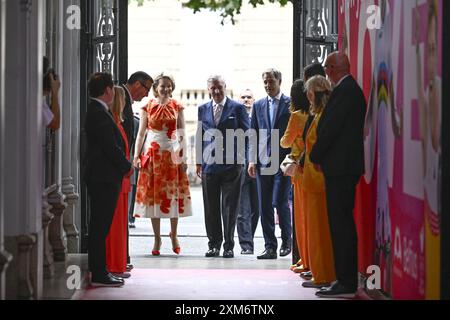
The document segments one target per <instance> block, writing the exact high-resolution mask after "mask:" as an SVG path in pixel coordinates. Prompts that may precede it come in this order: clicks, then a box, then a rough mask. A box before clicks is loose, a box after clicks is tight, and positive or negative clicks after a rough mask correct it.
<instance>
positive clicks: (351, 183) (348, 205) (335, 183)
mask: <svg viewBox="0 0 450 320" xmlns="http://www.w3.org/2000/svg"><path fill="white" fill-rule="evenodd" d="M359 179H360V176H339V177H329V176H325V187H326V196H327V207H328V220H329V224H330V233H331V241H332V243H333V253H334V265H335V270H336V279H337V280H338V281H339V282H340V283H341V284H343V285H344V286H346V287H347V288H349V289H352V290H356V289H357V288H358V240H357V234H356V225H355V220H354V218H353V209H354V206H355V193H356V185H357V184H358V181H359Z"/></svg>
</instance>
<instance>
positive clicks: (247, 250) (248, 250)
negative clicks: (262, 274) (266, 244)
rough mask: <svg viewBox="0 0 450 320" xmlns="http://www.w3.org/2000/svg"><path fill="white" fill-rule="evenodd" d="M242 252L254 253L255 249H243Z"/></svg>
mask: <svg viewBox="0 0 450 320" xmlns="http://www.w3.org/2000/svg"><path fill="white" fill-rule="evenodd" d="M241 254H253V250H250V249H242V251H241Z"/></svg>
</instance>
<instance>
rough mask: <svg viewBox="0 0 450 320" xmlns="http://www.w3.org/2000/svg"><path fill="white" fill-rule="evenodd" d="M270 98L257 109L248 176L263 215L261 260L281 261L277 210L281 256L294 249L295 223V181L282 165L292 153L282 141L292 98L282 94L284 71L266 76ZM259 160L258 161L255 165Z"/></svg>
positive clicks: (264, 77)
mask: <svg viewBox="0 0 450 320" xmlns="http://www.w3.org/2000/svg"><path fill="white" fill-rule="evenodd" d="M262 77H263V81H264V88H265V90H266V92H267V95H268V96H267V97H266V98H263V99H261V100H259V101H256V102H255V104H254V106H253V112H252V122H251V128H252V129H253V130H255V132H256V133H257V141H258V144H257V146H256V145H255V144H254V141H255V140H254V139H252V141H251V143H250V160H249V161H250V164H249V168H248V173H249V175H250V176H251V177H253V178H256V183H257V188H258V200H259V212H260V215H261V225H262V228H263V234H264V242H265V250H264V251H263V253H262V254H260V255H259V256H258V257H257V258H258V259H276V258H277V247H278V243H277V238H276V236H275V217H274V208H276V209H277V214H278V217H279V221H280V228H281V238H282V243H281V247H280V256H282V257H284V256H287V255H288V254H289V253H290V252H291V250H292V224H291V211H290V208H289V192H290V189H291V180H290V178H289V177H287V176H284V174H283V172H282V171H281V169H280V163H281V162H282V161H283V159H284V158H285V157H286V155H288V154H289V153H290V152H291V149H284V148H281V146H280V139H281V137H282V136H283V135H284V132H285V131H286V128H287V125H288V122H289V118H290V112H289V105H290V102H291V101H290V98H289V97H286V96H285V95H284V94H282V93H281V87H280V86H281V81H282V76H281V72H280V71H278V70H275V69H268V70H266V71H265V72H264V73H263V75H262ZM255 161H256V162H255Z"/></svg>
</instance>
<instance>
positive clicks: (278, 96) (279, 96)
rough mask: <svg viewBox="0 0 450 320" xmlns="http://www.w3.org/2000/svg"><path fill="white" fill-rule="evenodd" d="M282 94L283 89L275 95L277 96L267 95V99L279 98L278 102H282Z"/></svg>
mask: <svg viewBox="0 0 450 320" xmlns="http://www.w3.org/2000/svg"><path fill="white" fill-rule="evenodd" d="M281 95H282V93H281V91H280V92H279V93H278V94H277V95H276V96H275V97H273V98H272V97H269V96H267V99H269V100H270V99H277V100H278V103H279V102H280V100H281Z"/></svg>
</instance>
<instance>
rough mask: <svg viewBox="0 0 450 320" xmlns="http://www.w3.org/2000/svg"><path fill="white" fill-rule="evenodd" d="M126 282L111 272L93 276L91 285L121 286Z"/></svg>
mask: <svg viewBox="0 0 450 320" xmlns="http://www.w3.org/2000/svg"><path fill="white" fill-rule="evenodd" d="M124 284H125V282H124V281H123V279H120V280H119V279H116V278H114V277H113V276H111V275H110V274H107V275H105V276H103V277H98V278H97V277H92V280H91V286H93V287H121V286H123V285H124Z"/></svg>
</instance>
